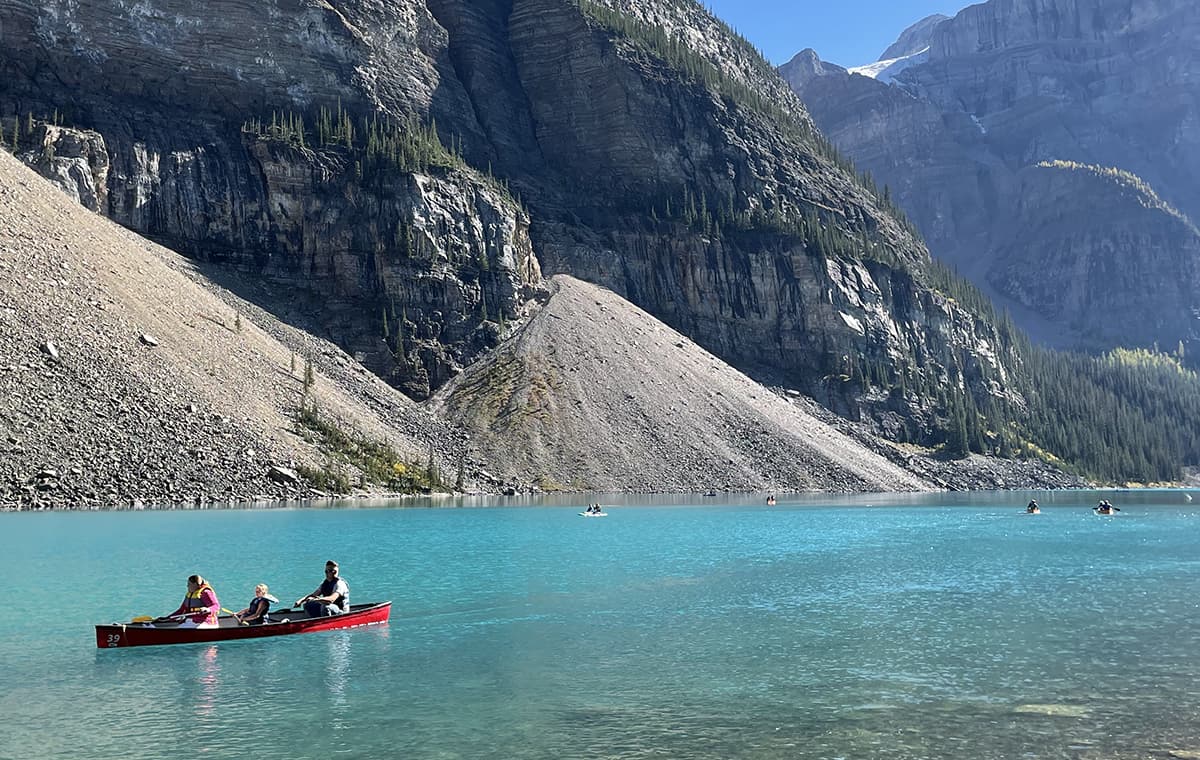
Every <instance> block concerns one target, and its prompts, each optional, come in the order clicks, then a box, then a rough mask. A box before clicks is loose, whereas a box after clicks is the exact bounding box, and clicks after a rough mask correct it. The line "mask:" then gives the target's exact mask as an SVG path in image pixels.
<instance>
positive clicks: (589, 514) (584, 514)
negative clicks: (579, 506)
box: [579, 512, 608, 517]
mask: <svg viewBox="0 0 1200 760" xmlns="http://www.w3.org/2000/svg"><path fill="white" fill-rule="evenodd" d="M579 516H580V517H608V513H607V512H580V513H579Z"/></svg>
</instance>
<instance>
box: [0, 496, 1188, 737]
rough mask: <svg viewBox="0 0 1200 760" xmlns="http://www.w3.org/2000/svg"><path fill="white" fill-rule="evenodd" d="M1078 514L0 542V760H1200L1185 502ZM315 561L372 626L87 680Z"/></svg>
mask: <svg viewBox="0 0 1200 760" xmlns="http://www.w3.org/2000/svg"><path fill="white" fill-rule="evenodd" d="M1100 495H1101V494H1097V493H1090V492H1075V493H1072V492H1063V493H1053V494H1037V496H1038V499H1039V501H1040V502H1041V503H1042V505H1043V509H1044V512H1043V514H1041V515H1037V516H1027V515H1024V514H1020V510H1021V508H1022V506H1023V505H1024V503H1025V501H1026V500H1027V499H1028V497H1029V495H1028V494H935V495H923V496H901V495H874V496H859V497H831V496H805V497H787V496H781V498H780V503H779V505H778V506H775V507H766V506H763V505H762V504H761V498H760V497H757V496H756V497H745V498H736V497H719V498H717V499H706V498H702V497H673V498H670V499H663V498H660V499H645V500H641V501H639V500H636V499H629V500H625V504H624V505H622V504H621V503H620V502H619V501H617V500H614V499H613V498H604V497H598V498H601V499H602V500H603V501H604V503H606V504H609V505H612V506H609V507H608V512H609V517H607V518H603V519H585V518H581V517H579V516H577V514H576V513H577V512H579V511H580V510H581V508H582V505H583V504H585V503H587V501H589V500H590V499H587V498H586V497H585V498H581V499H578V500H576V501H574V502H570V501H559V502H557V503H555V502H554V501H552V500H546V501H543V502H539V503H537V504H532V503H528V502H525V503H522V502H518V501H515V500H501V501H498V500H492V501H473V502H467V503H468V504H469V505H472V506H474V507H476V508H463V509H421V508H345V509H336V508H327V509H287V510H222V511H196V512H144V513H128V512H125V513H78V514H8V515H0V535H2V536H3V538H0V543H2V545H3V549H4V551H3V560H4V561H3V567H4V569H3V571H0V578H2V579H3V587H4V588H6V589H8V590H9V595H8V597H7V598H6V601H5V603H4V604H3V605H2V606H0V674H2V675H0V678H2V682H0V683H2V684H3V686H2V688H0V715H3V718H4V720H3V724H2V725H3V727H2V728H0V757H2V758H5V759H6V760H7V759H8V758H12V759H13V760H16V759H17V758H21V759H24V758H49V757H54V758H60V757H61V758H66V757H72V758H75V757H91V758H116V757H138V758H178V757H209V758H224V757H230V758H232V757H241V756H247V757H254V758H285V757H286V758H292V757H304V758H374V757H396V758H496V759H497V760H499V759H500V758H539V759H541V758H545V759H547V760H549V759H551V758H713V759H714V760H715V759H717V758H963V759H965V758H1083V759H1090V758H1096V759H1099V758H1157V757H1169V756H1170V754H1169V753H1171V752H1175V753H1176V754H1177V756H1178V755H1179V753H1187V752H1195V753H1200V496H1198V497H1197V503H1196V504H1195V505H1193V504H1192V503H1190V502H1188V501H1186V496H1185V495H1184V494H1183V493H1182V492H1178V491H1148V492H1138V493H1115V494H1114V493H1107V494H1103V495H1106V496H1108V497H1109V498H1110V499H1112V500H1113V502H1114V503H1116V504H1117V505H1118V506H1120V507H1121V509H1122V511H1121V513H1120V514H1119V515H1117V516H1115V517H1099V516H1096V515H1094V514H1092V512H1091V510H1090V506H1091V505H1094V504H1095V503H1096V501H1097V499H1098V498H1099V496H1100ZM592 498H593V499H594V498H597V497H592ZM450 503H461V502H450ZM868 505H870V506H868ZM328 558H334V559H337V560H338V561H339V562H340V563H341V565H342V574H343V576H344V577H345V578H346V579H347V580H348V581H349V583H350V585H351V589H352V598H353V601H355V602H367V601H376V600H384V599H391V600H392V601H393V602H394V605H393V609H392V619H391V622H390V624H389V625H387V626H382V627H379V628H371V629H362V630H353V631H337V632H329V633H318V634H309V635H303V636H291V637H282V638H274V639H262V640H258V641H244V642H227V643H222V644H216V645H205V644H197V645H185V646H176V647H145V648H135V649H116V650H97V649H96V648H95V637H94V634H93V630H92V627H91V626H92V625H94V624H95V623H103V622H111V621H116V620H122V619H125V620H127V619H129V618H130V617H132V616H134V615H139V614H151V615H157V614H163V613H166V612H169V611H171V610H173V609H174V608H175V606H176V605H177V604H178V603H179V600H180V598H181V597H182V595H183V593H184V580H185V578H186V577H187V575H188V574H190V573H195V572H198V573H201V574H203V575H205V576H206V577H207V578H208V579H209V580H210V581H211V582H212V584H213V585H214V587H215V588H216V590H217V592H218V594H219V595H220V599H221V602H222V604H223V605H224V606H226V607H230V608H232V609H241V608H242V607H244V606H246V603H247V602H248V601H249V599H250V597H251V596H252V595H253V587H254V584H255V583H258V582H266V583H268V584H270V585H271V590H272V592H273V593H275V594H276V595H277V596H278V597H279V598H280V599H282V600H286V601H291V600H294V599H295V598H296V597H298V596H301V595H303V594H305V593H307V592H309V591H311V590H312V589H313V587H314V586H316V584H317V583H318V582H319V581H320V579H321V569H322V564H323V563H324V561H325V560H326V559H328ZM1183 756H1187V755H1183ZM1197 756H1200V755H1197Z"/></svg>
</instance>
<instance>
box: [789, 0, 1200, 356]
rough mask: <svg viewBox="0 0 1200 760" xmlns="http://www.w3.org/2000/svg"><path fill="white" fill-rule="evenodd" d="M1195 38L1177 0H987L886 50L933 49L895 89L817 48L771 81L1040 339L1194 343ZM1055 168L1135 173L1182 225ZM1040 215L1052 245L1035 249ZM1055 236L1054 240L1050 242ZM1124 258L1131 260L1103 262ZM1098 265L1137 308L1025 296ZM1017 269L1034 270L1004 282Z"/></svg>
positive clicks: (1098, 344) (1193, 21)
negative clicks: (1030, 285)
mask: <svg viewBox="0 0 1200 760" xmlns="http://www.w3.org/2000/svg"><path fill="white" fill-rule="evenodd" d="M1198 35H1200V6H1197V5H1196V4H1195V3H1191V2H1186V1H1185V0H1119V1H1118V0H1035V2H1013V1H1011V0H991V1H990V2H986V3H981V4H978V5H972V6H970V7H968V8H966V9H964V10H963V11H961V12H960V13H959V14H958V15H957V16H955V17H954V18H953V19H946V20H940V21H936V23H934V24H932V26H929V25H926V27H925V28H924V30H923V32H922V34H921V35H920V37H921V38H922V39H919V40H917V42H915V43H912V44H909V45H906V46H901V47H899V48H897V49H896V50H895V51H891V52H893V53H904V52H907V51H908V49H909V48H912V47H914V45H916V44H919V43H921V42H926V43H927V49H925V50H924V51H923V52H921V53H920V60H916V61H914V62H911V63H910V64H909V65H907V66H905V67H901V68H900V70H898V71H897V70H896V67H895V66H894V65H893V66H892V67H891V70H892V71H894V74H892V75H891V78H890V80H889V81H886V82H885V81H880V80H877V79H871V78H869V77H864V76H860V75H852V74H850V73H847V72H845V71H844V70H840V69H839V68H837V67H831V66H829V65H828V64H824V65H820V62H819V60H818V61H817V64H818V65H814V64H813V63H812V60H813V58H814V56H813V55H812V54H811V52H810V53H808V54H807V55H804V56H803V57H801V58H800V60H799V61H798V62H797V63H795V64H789V65H788V66H785V67H783V68H782V69H781V71H782V73H784V75H785V76H786V77H787V78H788V81H789V83H790V84H791V85H792V86H793V88H794V89H795V90H796V91H797V92H798V93H799V94H800V95H801V98H802V99H803V100H804V102H805V103H806V104H807V106H808V108H809V109H810V112H811V113H812V115H813V118H814V120H815V121H816V122H817V123H818V125H820V127H821V128H822V129H823V130H824V131H825V132H826V133H827V134H828V135H830V137H831V138H832V139H833V140H834V142H835V143H836V144H837V145H838V146H839V148H841V149H842V150H843V151H845V152H846V153H847V154H848V155H849V156H850V157H851V158H853V160H854V161H855V163H856V164H857V165H858V166H859V168H860V169H863V170H866V171H869V172H871V174H872V175H873V176H874V177H875V179H876V181H877V182H878V183H880V184H881V185H883V184H886V185H887V186H888V188H889V190H890V192H891V193H892V194H893V195H894V196H895V197H896V198H897V199H898V201H899V202H900V205H901V206H902V207H903V208H904V209H905V210H906V212H907V213H908V214H909V216H910V217H911V218H912V219H913V221H914V222H915V223H916V224H917V226H918V228H919V229H920V230H921V231H922V233H923V234H924V236H925V238H926V240H927V241H928V243H929V246H930V250H931V251H932V252H933V253H934V254H935V255H936V256H938V257H940V258H943V259H945V260H946V261H948V262H950V263H952V264H953V265H954V266H955V267H956V268H957V269H958V270H959V271H960V272H963V273H965V274H968V275H969V276H971V277H972V278H973V279H974V280H975V281H976V282H977V283H978V284H980V285H981V286H983V287H984V288H985V290H987V291H989V292H990V293H991V294H992V295H993V296H995V297H996V298H997V300H998V301H1000V302H1001V304H1002V305H1005V306H1007V307H1010V308H1011V309H1012V310H1013V314H1014V316H1015V317H1016V318H1017V320H1018V322H1020V323H1022V324H1023V325H1024V326H1025V327H1026V328H1027V329H1029V330H1030V332H1031V333H1033V334H1034V335H1035V337H1041V338H1043V339H1045V340H1047V341H1049V342H1053V343H1060V344H1065V345H1071V346H1080V347H1087V348H1102V347H1107V346H1113V345H1150V344H1151V343H1153V342H1155V341H1158V342H1159V343H1160V344H1164V345H1171V346H1173V345H1175V344H1176V342H1177V341H1179V340H1184V341H1185V342H1190V341H1192V340H1195V339H1196V338H1197V337H1198V336H1200V330H1198V328H1197V318H1196V316H1195V314H1196V313H1197V307H1200V298H1198V297H1197V296H1187V295H1186V292H1187V291H1190V292H1192V293H1194V292H1196V291H1195V288H1194V284H1195V283H1194V280H1189V279H1187V278H1188V277H1189V276H1190V273H1191V272H1193V271H1194V270H1195V269H1196V263H1195V261H1194V260H1193V258H1192V257H1194V255H1195V251H1196V241H1195V239H1194V238H1193V237H1192V235H1193V232H1192V231H1191V230H1192V226H1191V224H1190V220H1195V219H1196V218H1198V216H1200V186H1198V185H1197V184H1196V182H1195V181H1194V178H1195V176H1196V173H1197V171H1200V98H1198V96H1200V53H1198V48H1197V46H1196V39H1198ZM801 63H803V65H800V64H801ZM884 78H885V79H887V77H884ZM1048 161H1067V162H1074V163H1078V164H1083V165H1089V166H1093V167H1107V168H1115V169H1120V170H1123V171H1126V172H1129V173H1132V174H1133V175H1136V177H1138V178H1140V180H1141V181H1142V183H1144V185H1145V186H1147V188H1148V189H1149V190H1150V192H1151V193H1152V194H1155V195H1156V196H1157V198H1158V199H1161V202H1162V203H1164V204H1166V205H1168V206H1170V207H1171V208H1173V209H1177V210H1178V212H1179V215H1182V217H1184V220H1183V222H1182V223H1180V222H1177V221H1176V219H1177V216H1178V215H1173V214H1166V215H1163V214H1161V213H1153V212H1150V213H1148V212H1147V206H1146V204H1145V203H1143V196H1140V195H1137V194H1128V195H1124V196H1121V197H1120V198H1114V197H1112V196H1111V195H1110V194H1104V193H1103V192H1102V191H1101V190H1100V188H1101V187H1103V185H1104V183H1102V182H1100V183H1098V182H1097V181H1096V178H1097V175H1096V174H1095V173H1094V172H1090V173H1089V172H1065V173H1064V172H1054V171H1052V170H1045V171H1032V170H1031V169H1032V167H1035V166H1036V165H1037V164H1039V163H1040V162H1048ZM1050 174H1058V175H1060V176H1057V177H1056V178H1055V180H1054V181H1053V183H1052V184H1053V185H1054V186H1055V188H1058V190H1056V191H1054V192H1049V193H1048V194H1047V193H1046V187H1045V183H1044V182H1042V181H1041V180H1040V179H1039V180H1034V179H1031V177H1042V176H1047V175H1050ZM1066 186H1072V188H1073V189H1069V190H1067V189H1065V188H1066ZM1092 193H1100V195H1098V196H1096V198H1095V200H1096V202H1095V203H1092V202H1091V196H1090V195H1089V194H1092ZM1047 203H1054V204H1055V205H1053V206H1050V207H1047V205H1046V204H1047ZM1150 205H1151V207H1154V208H1158V206H1157V205H1155V204H1153V203H1152V204H1150ZM1050 215H1053V216H1054V217H1055V227H1054V230H1053V231H1052V232H1050V231H1047V232H1048V234H1050V235H1051V237H1050V238H1048V239H1046V240H1034V239H1032V237H1031V232H1030V231H1031V230H1035V229H1037V230H1046V220H1047V217H1048V216H1050ZM1109 235H1112V236H1113V237H1109ZM1016 238H1019V239H1020V240H1022V241H1023V243H1022V246H1023V247H1018V246H1014V244H1013V240H1014V239H1016ZM1051 239H1053V240H1056V241H1059V243H1061V244H1062V245H1063V246H1065V248H1064V247H1057V248H1054V249H1053V250H1052V251H1050V250H1048V249H1050V248H1051V247H1052V243H1051V242H1050V240H1051ZM1068 240H1069V241H1070V243H1069V244H1068V243H1067V242H1066V241H1068ZM1033 251H1044V252H1046V253H1047V256H1040V257H1038V256H1032V255H1031V253H1032V252H1033ZM1068 251H1069V252H1070V253H1069V254H1068V253H1067V252H1068ZM1117 251H1123V252H1124V253H1123V254H1121V255H1123V256H1126V257H1128V258H1127V259H1120V258H1118V259H1115V260H1114V258H1113V257H1114V256H1118V254H1117V253H1116V252H1117ZM1014 256H1015V257H1016V258H1013V257H1014ZM1067 258H1071V259H1073V260H1072V261H1070V262H1068V261H1067V260H1066V259H1067ZM1100 260H1103V261H1107V262H1108V264H1106V266H1107V265H1115V266H1116V267H1117V268H1118V270H1120V271H1122V272H1126V273H1130V272H1140V273H1143V274H1144V275H1145V277H1146V278H1147V279H1138V278H1130V277H1122V278H1118V279H1117V280H1115V281H1113V282H1111V283H1110V284H1109V287H1108V289H1107V291H1108V296H1107V297H1106V299H1105V300H1112V301H1116V302H1127V303H1129V304H1131V308H1129V309H1122V310H1115V309H1114V310H1108V311H1104V310H1097V309H1095V308H1093V307H1092V305H1091V302H1090V301H1089V303H1088V305H1087V306H1085V305H1084V303H1083V302H1082V301H1081V300H1079V299H1074V300H1066V301H1063V300H1060V299H1058V298H1049V299H1047V298H1040V297H1035V296H1034V294H1033V292H1032V291H1029V290H1026V289H1024V288H1025V283H1026V281H1028V280H1030V279H1033V278H1038V279H1039V280H1040V282H1041V283H1042V287H1044V289H1046V290H1048V291H1051V292H1054V293H1072V292H1075V291H1076V289H1077V288H1079V287H1080V285H1081V283H1080V281H1079V280H1078V279H1077V278H1076V277H1077V274H1078V273H1079V272H1082V271H1091V270H1095V269H1097V268H1099V263H1098V262H1099V261H1100ZM1051 261H1052V262H1053V264H1052V265H1051V264H1050V262H1051ZM1148 261H1153V262H1155V264H1154V267H1153V270H1152V271H1148V269H1147V266H1146V262H1148ZM1043 263H1045V264H1046V266H1045V267H1044V268H1043V267H1042V264H1043ZM1023 267H1033V270H1032V273H1030V274H1027V275H1025V276H1024V277H1015V276H1014V273H1015V272H1017V271H1019V270H1021V269H1022V268H1023ZM1072 273H1073V274H1072ZM1161 282H1167V283H1180V282H1181V283H1183V286H1182V289H1181V292H1180V295H1179V297H1178V298H1176V297H1171V298H1164V299H1158V298H1148V297H1147V294H1148V293H1152V292H1154V291H1153V290H1152V289H1151V288H1152V287H1153V286H1154V285H1155V284H1157V283H1161Z"/></svg>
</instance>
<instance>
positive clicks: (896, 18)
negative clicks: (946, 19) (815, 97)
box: [701, 0, 979, 66]
mask: <svg viewBox="0 0 1200 760" xmlns="http://www.w3.org/2000/svg"><path fill="white" fill-rule="evenodd" d="M701 2H702V3H704V4H705V5H707V6H708V7H709V8H710V9H711V10H712V12H713V13H715V14H716V15H717V16H719V17H720V18H721V19H722V20H724V21H725V23H727V24H729V25H730V26H732V27H733V28H734V29H736V30H737V31H738V32H739V33H740V34H741V35H742V36H743V37H745V38H746V39H748V40H750V42H752V43H754V45H755V46H756V47H757V48H758V49H759V50H761V51H762V52H763V53H764V54H765V55H766V56H767V60H769V61H770V62H771V63H773V64H775V65H776V66H778V65H780V64H783V63H787V62H788V61H789V60H791V57H792V56H793V55H795V54H796V53H799V52H800V51H801V50H803V49H804V48H809V47H810V48H812V49H813V50H816V51H817V54H818V55H820V56H821V60H823V61H830V62H831V63H836V64H839V65H841V66H858V65H861V64H864V63H870V62H872V61H874V60H875V59H876V58H878V57H879V55H880V53H882V52H883V51H884V50H886V49H887V46H888V45H890V44H892V43H893V42H895V41H896V38H897V37H899V36H900V33H901V32H903V31H904V30H905V29H906V28H908V27H909V26H911V25H912V24H914V23H916V22H917V21H920V20H921V19H923V18H925V17H926V16H929V15H932V14H934V13H941V14H944V15H946V16H953V15H954V14H955V13H957V12H958V11H959V10H961V9H963V8H965V7H967V6H968V5H971V3H972V0H701ZM974 2H979V0H974Z"/></svg>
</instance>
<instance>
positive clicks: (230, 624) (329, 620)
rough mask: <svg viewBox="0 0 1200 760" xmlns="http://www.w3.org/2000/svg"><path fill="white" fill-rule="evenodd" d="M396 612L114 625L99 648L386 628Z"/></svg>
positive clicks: (357, 607) (103, 629)
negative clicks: (199, 624)
mask: <svg viewBox="0 0 1200 760" xmlns="http://www.w3.org/2000/svg"><path fill="white" fill-rule="evenodd" d="M391 611H392V603H391V602H372V603H370V604H352V605H350V611H349V612H347V613H344V614H342V615H331V616H326V617H315V618H314V617H308V615H307V614H306V613H305V612H304V611H303V610H296V611H291V610H283V611H278V612H270V613H268V615H269V617H270V618H271V622H269V623H263V624H262V625H240V624H239V623H238V622H237V621H236V620H234V619H233V617H232V616H224V617H221V618H219V619H218V620H217V623H218V625H217V627H216V628H177V627H156V626H154V624H153V623H112V624H110V625H98V626H96V646H97V647H98V648H100V649H112V648H114V647H145V646H159V645H163V644H195V643H200V642H212V641H233V640H236V639H258V638H262V637H264V636H287V635H290V634H293V633H316V632H317V631H335V630H338V629H340V628H360V627H363V626H368V625H382V624H384V623H386V622H387V620H388V616H389V615H390V614H391Z"/></svg>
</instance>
